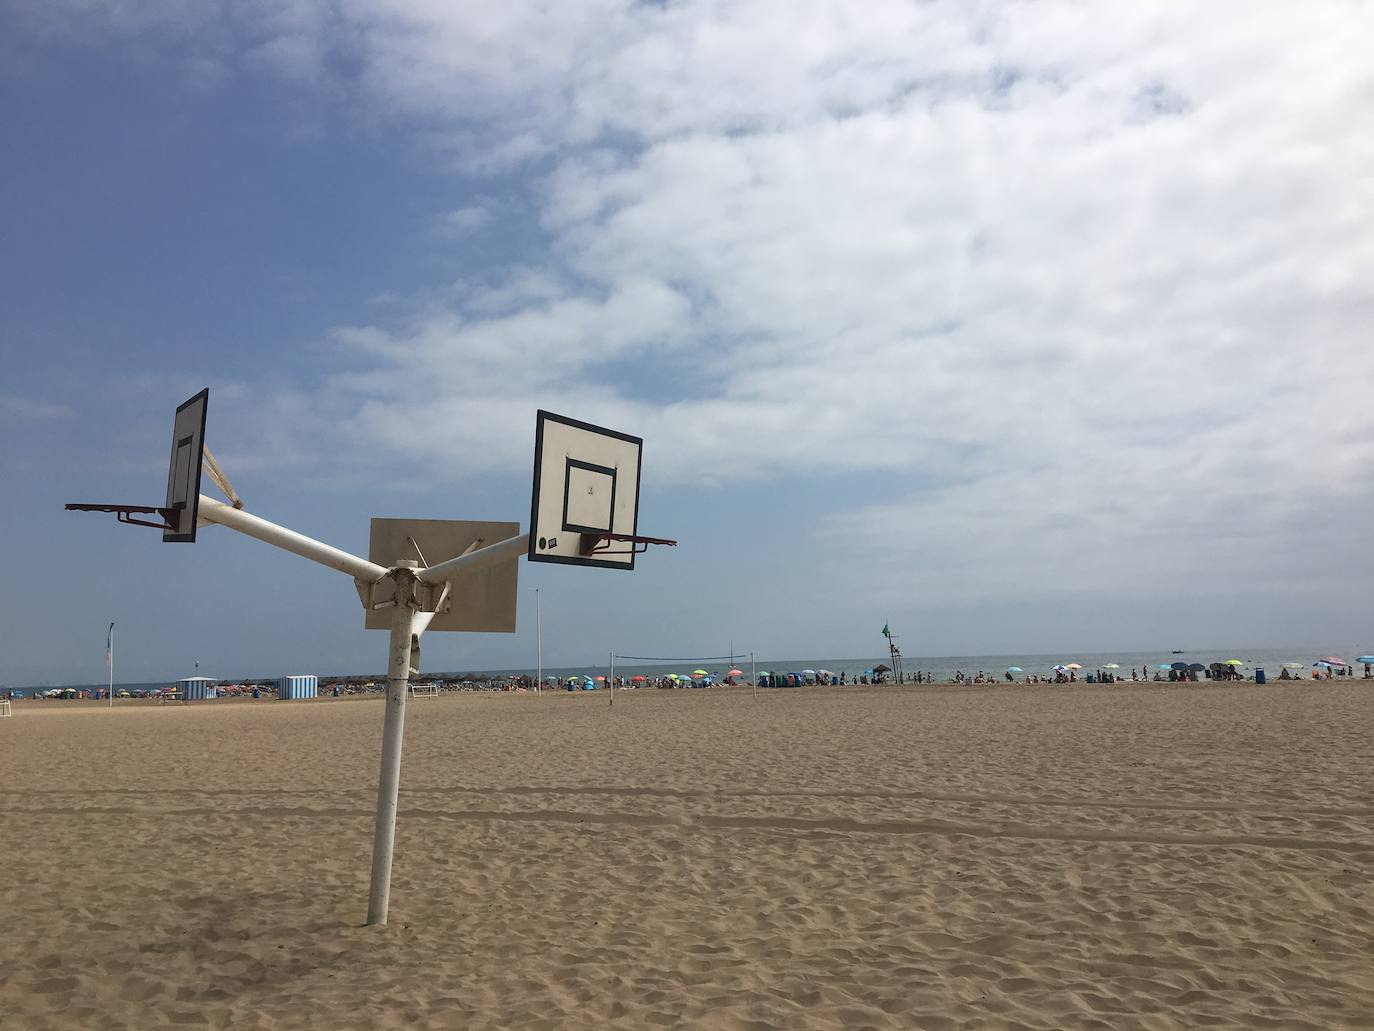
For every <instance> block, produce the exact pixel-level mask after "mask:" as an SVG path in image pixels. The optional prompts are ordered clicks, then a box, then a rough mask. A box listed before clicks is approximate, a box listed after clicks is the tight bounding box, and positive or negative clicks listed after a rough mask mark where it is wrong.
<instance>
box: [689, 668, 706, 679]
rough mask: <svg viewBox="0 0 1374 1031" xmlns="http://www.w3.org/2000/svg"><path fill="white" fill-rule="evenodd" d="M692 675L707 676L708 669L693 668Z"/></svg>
mask: <svg viewBox="0 0 1374 1031" xmlns="http://www.w3.org/2000/svg"><path fill="white" fill-rule="evenodd" d="M692 676H694V677H704V676H706V671H705V670H704V669H694V670H692Z"/></svg>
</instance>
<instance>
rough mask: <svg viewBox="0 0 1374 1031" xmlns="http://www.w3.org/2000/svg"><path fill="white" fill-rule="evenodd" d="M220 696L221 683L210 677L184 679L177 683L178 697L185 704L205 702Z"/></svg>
mask: <svg viewBox="0 0 1374 1031" xmlns="http://www.w3.org/2000/svg"><path fill="white" fill-rule="evenodd" d="M218 696H219V681H217V680H212V679H211V678H209V677H182V678H181V679H180V680H178V681H177V697H179V698H180V699H181V700H182V701H184V702H203V701H207V700H208V699H211V698H216V697H218Z"/></svg>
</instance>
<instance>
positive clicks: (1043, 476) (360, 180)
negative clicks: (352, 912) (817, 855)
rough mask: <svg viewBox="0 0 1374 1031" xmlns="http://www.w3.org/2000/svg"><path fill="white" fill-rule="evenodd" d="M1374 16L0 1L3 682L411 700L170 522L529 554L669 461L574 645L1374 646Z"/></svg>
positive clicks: (563, 654)
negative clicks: (575, 496)
mask: <svg viewBox="0 0 1374 1031" xmlns="http://www.w3.org/2000/svg"><path fill="white" fill-rule="evenodd" d="M1371 50H1374V18H1371V15H1370V14H1369V12H1368V10H1367V9H1366V8H1364V7H1362V6H1361V5H1358V4H1353V3H1352V4H1344V3H1330V4H1322V5H1317V6H1311V5H1307V6H1299V5H1292V4H1285V3H1272V4H1264V3H1261V4H1254V5H1247V7H1246V17H1245V20H1244V22H1243V23H1237V22H1236V20H1235V19H1234V17H1232V16H1231V13H1229V12H1228V9H1226V8H1224V6H1222V5H1217V6H1216V7H1214V8H1213V7H1208V8H1206V9H1203V10H1201V11H1185V10H1182V9H1180V8H1178V7H1177V6H1176V5H1150V4H1141V5H1133V6H1132V7H1131V8H1130V10H1129V11H1123V10H1122V9H1120V8H1119V7H1117V6H1115V5H1103V6H1102V7H1100V8H1093V7H1090V6H1084V5H1078V4H1060V3H1040V4H981V5H968V4H962V3H938V2H937V3H931V4H920V5H909V4H896V3H893V4H889V3H881V2H880V3H873V4H866V5H862V6H860V7H855V6H854V5H852V4H842V3H836V4H828V3H802V4H788V5H772V4H757V5H729V6H720V5H714V4H707V3H670V4H662V5H657V4H654V5H647V4H624V3H610V2H604V3H601V2H598V3H592V2H589V3H585V4H578V5H567V6H557V7H553V8H550V7H548V5H541V4H536V3H521V2H512V3H506V4H503V5H500V7H499V8H496V7H492V6H491V5H479V4H448V3H442V4H441V3H424V2H419V0H416V2H411V3H389V4H385V5H374V4H369V3H365V2H361V0H357V2H353V0H337V2H323V0H321V2H315V0H299V2H294V3H290V2H289V3H276V4H266V3H262V4H257V3H251V2H250V3H234V4H228V3H226V4H223V5H221V4H216V3H213V2H203V3H195V4H189V3H178V2H173V0H148V2H146V3H141V4H137V5H128V4H122V3H116V2H113V0H111V2H103V0H81V2H77V0H48V2H44V3H36V2H35V3H22V2H14V0H10V2H5V3H0V125H3V127H4V137H5V140H6V148H5V149H6V159H5V161H4V163H3V166H0V187H3V188H2V189H0V281H3V283H4V288H5V289H4V304H3V306H0V357H3V370H4V373H3V379H0V442H2V443H0V476H3V481H4V484H5V502H6V503H5V504H4V506H3V510H2V511H0V521H2V525H3V530H4V537H5V540H6V541H7V542H8V543H9V545H10V546H9V548H7V555H6V561H7V565H8V566H9V572H10V576H9V578H8V579H9V584H10V589H9V590H7V591H6V592H4V598H3V600H0V628H3V632H2V633H0V683H28V682H48V681H59V682H60V681H90V680H97V679H99V678H100V677H101V676H102V675H103V672H104V671H103V650H102V645H103V636H104V629H105V626H106V625H107V624H108V622H109V621H110V620H116V621H117V622H118V623H119V625H120V642H121V649H120V676H121V677H122V678H124V679H128V680H142V679H161V678H167V677H172V676H176V675H182V674H184V673H185V672H186V671H187V670H188V668H190V667H191V666H193V664H194V663H195V662H197V661H199V662H200V665H201V669H202V670H209V671H210V672H212V673H215V674H220V675H224V676H234V675H252V674H262V675H266V674H272V673H277V672H283V671H294V670H315V671H319V672H334V671H359V672H361V671H376V670H379V669H380V668H381V666H382V659H383V652H384V647H385V646H384V643H383V642H384V635H382V634H381V633H378V632H374V633H371V634H365V633H363V632H361V629H360V628H361V624H362V613H361V611H360V609H359V607H358V604H357V601H356V598H355V596H354V595H353V593H352V590H351V585H349V584H348V582H347V580H346V579H344V578H342V577H340V576H339V575H338V574H333V573H330V572H328V571H326V570H323V569H317V568H315V567H313V566H311V565H310V564H309V563H306V562H304V561H302V560H297V559H294V558H291V557H288V556H284V555H279V554H277V553H275V552H273V551H272V550H271V549H269V548H267V547H265V546H263V545H261V544H258V543H256V542H253V541H249V540H246V539H243V538H237V537H235V536H234V535H232V534H230V533H228V532H226V531H223V530H221V529H217V528H211V529H209V530H206V531H204V532H203V534H202V537H201V540H200V541H199V542H198V543H197V544H196V545H194V546H192V547H187V546H179V545H165V546H164V545H162V544H161V543H160V542H159V541H158V539H157V535H156V534H155V533H154V532H153V531H139V530H135V529H129V528H124V527H118V526H116V525H115V524H114V523H113V521H112V519H111V518H109V517H100V516H80V515H75V514H68V513H64V512H62V511H61V505H62V503H63V502H66V501H72V500H109V501H127V502H131V503H137V502H144V503H152V502H156V501H157V500H159V499H160V497H161V494H162V490H163V485H164V483H165V473H164V471H163V469H164V466H165V461H166V452H167V437H168V433H169V424H170V420H171V414H172V411H173V409H174V408H175V406H176V405H177V404H178V403H179V402H180V401H182V400H184V399H185V398H186V397H189V396H190V395H191V394H192V393H194V392H195V391H196V390H198V389H200V387H202V386H207V385H208V386H209V387H210V388H211V410H210V420H209V432H208V439H209V442H210V444H211V446H212V447H213V448H214V449H215V452H216V454H217V455H218V456H219V457H220V459H221V461H222V462H223V463H224V464H225V466H226V467H227V469H228V471H229V473H230V475H231V477H232V478H233V480H234V482H235V484H236V486H237V487H238V489H239V491H240V493H241V494H242V495H243V496H244V497H245V499H246V500H247V502H248V506H249V508H250V510H252V511H255V512H257V513H258V514H261V515H263V516H265V517H267V518H271V519H274V520H276V521H279V522H282V523H285V524H286V525H289V526H292V527H294V528H296V529H299V530H301V531H303V532H307V533H311V534H313V535H315V536H318V537H320V538H322V539H324V540H327V541H329V542H331V543H334V544H337V545H339V546H340V547H345V548H349V549H351V550H355V551H359V552H364V551H365V550H366V541H367V526H368V518H369V517H371V516H374V515H378V516H414V517H425V518H478V519H511V520H516V519H518V520H522V521H523V520H524V519H526V518H527V513H528V494H529V483H530V466H531V452H532V445H533V431H534V413H535V411H536V410H537V409H538V408H546V409H549V410H552V411H556V412H560V413H562V414H566V415H569V416H573V417H575V418H580V419H584V420H587V421H591V422H595V423H601V424H604V425H609V426H613V427H616V428H618V429H622V430H625V431H628V432H632V433H636V434H638V435H641V436H643V437H644V438H645V459H644V463H645V482H644V487H643V493H642V513H641V520H640V525H641V527H642V528H643V529H644V530H645V531H646V532H650V533H658V534H661V535H664V536H670V537H676V538H679V539H680V540H681V541H682V546H681V547H680V548H678V549H676V550H674V551H668V550H660V551H658V552H655V553H653V554H651V555H649V556H648V557H647V558H646V559H645V560H643V561H642V562H641V564H640V568H639V569H638V570H637V571H636V573H635V574H634V575H632V576H625V575H620V574H616V573H602V572H599V571H590V570H578V569H565V568H560V567H544V566H530V565H525V564H522V567H521V571H520V576H521V588H522V590H521V599H522V601H521V610H520V629H519V632H518V633H517V634H514V635H457V634H433V635H429V636H428V637H427V638H426V640H425V644H424V656H425V665H426V666H428V667H430V668H438V669H448V668H462V667H510V666H518V665H523V664H527V663H528V662H530V661H531V656H532V655H533V650H534V642H533V593H532V590H531V589H532V588H533V587H536V586H538V587H539V588H540V596H541V599H542V603H543V612H544V630H545V632H544V654H545V656H546V660H547V661H548V662H549V663H550V664H580V663H586V662H597V661H601V660H602V659H603V658H604V656H605V655H606V653H607V652H609V651H611V650H616V651H620V652H628V653H633V654H667V655H687V654H691V653H693V652H698V653H703V654H720V653H722V652H723V651H724V649H725V648H726V647H728V646H729V643H730V642H731V641H733V642H734V643H735V645H736V646H737V647H741V648H744V649H746V650H748V649H752V650H754V651H756V652H758V653H759V654H760V655H761V656H768V655H773V656H806V655H826V656H830V655H854V656H864V655H869V654H872V655H877V654H880V653H881V646H882V643H883V642H882V639H881V637H879V635H878V630H879V629H880V628H881V626H882V625H883V623H884V622H888V621H890V622H891V624H892V626H893V629H894V631H897V632H899V633H900V635H901V637H902V641H903V645H904V648H905V650H907V651H908V652H909V653H911V654H927V655H940V654H960V653H965V654H967V653H975V654H976V653H1005V652H1017V651H1035V652H1045V651H1054V650H1057V649H1082V650H1098V649H1104V648H1105V649H1110V648H1150V647H1165V648H1167V647H1188V646H1208V645H1215V646H1223V645H1229V644H1234V645H1238V646H1239V645H1248V646H1252V647H1263V646H1266V645H1275V646H1279V645H1288V644H1303V643H1307V642H1317V641H1348V642H1352V643H1356V642H1358V643H1361V644H1362V643H1363V642H1366V641H1371V640H1374V638H1371V635H1372V634H1374V626H1372V625H1371V620H1370V615H1369V613H1370V606H1369V602H1368V598H1369V589H1370V583H1371V580H1374V558H1371V556H1370V554H1369V548H1368V540H1369V530H1368V528H1369V525H1370V514H1369V513H1370V511H1371V502H1374V496H1372V495H1374V486H1371V485H1372V484H1374V409H1371V406H1370V403H1369V384H1370V382H1371V378H1372V377H1371V374H1374V347H1371V339H1370V330H1369V327H1370V326H1371V325H1374V287H1371V285H1370V283H1371V281H1370V278H1369V276H1368V269H1369V268H1370V266H1371V262H1374V250H1372V249H1371V248H1372V247H1374V245H1371V242H1370V241H1371V240H1374V232H1371V228H1374V227H1371V225H1370V212H1371V211H1374V179H1371V177H1370V176H1369V174H1368V169H1369V168H1370V167H1371V165H1372V164H1374V140H1371V137H1370V134H1369V133H1367V132H1365V131H1363V129H1364V126H1365V124H1366V122H1367V114H1366V112H1367V111H1368V106H1369V101H1370V98H1371V97H1372V96H1374V71H1371V68H1370V65H1369V62H1368V61H1367V60H1366V59H1365V57H1364V55H1365V54H1367V53H1368V52H1370V51H1371Z"/></svg>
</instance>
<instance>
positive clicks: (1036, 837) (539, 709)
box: [0, 681, 1374, 1031]
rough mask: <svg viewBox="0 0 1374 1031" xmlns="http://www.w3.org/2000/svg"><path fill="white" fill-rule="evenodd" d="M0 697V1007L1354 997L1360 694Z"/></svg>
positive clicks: (674, 1008)
mask: <svg viewBox="0 0 1374 1031" xmlns="http://www.w3.org/2000/svg"><path fill="white" fill-rule="evenodd" d="M606 702H607V699H606V696H605V694H604V693H603V692H596V693H581V694H566V693H558V694H546V695H545V696H544V697H543V698H536V697H534V696H524V695H446V696H444V697H442V698H439V699H414V700H412V701H411V702H410V703H409V712H408V724H407V735H406V750H405V756H404V765H403V770H402V792H401V803H400V808H401V812H400V819H399V827H398V833H397V850H396V868H395V875H394V879H393V890H392V900H391V922H390V924H389V925H388V926H386V927H384V928H367V927H363V926H362V920H363V917H364V914H365V912H366V905H367V882H368V870H369V861H370V849H371V831H372V812H373V806H374V803H375V795H376V768H377V751H378V746H379V742H380V736H381V722H382V704H381V701H380V699H377V698H371V699H365V700H344V701H320V702H317V703H299V702H298V703H278V702H259V703H252V702H224V703H209V704H200V705H191V706H164V707H159V706H156V705H152V704H149V703H146V702H137V701H130V702H122V703H119V704H117V705H116V707H115V708H114V710H113V711H108V710H106V709H105V708H104V707H102V706H99V705H94V704H92V705H81V704H79V703H58V702H46V703H38V702H30V703H17V704H16V706H15V712H16V716H15V718H14V719H11V720H0V864H3V870H4V877H3V884H2V885H0V914H3V933H2V934H0V1027H4V1028H32V1029H41V1028H64V1029H66V1028H82V1029H88V1028H97V1029H98V1028H139V1029H142V1028H151V1027H161V1026H169V1025H183V1026H192V1027H200V1026H206V1027H217V1028H274V1029H289V1028H359V1029H362V1028H453V1027H467V1028H583V1027H585V1028H605V1027H613V1028H627V1029H628V1028H644V1027H651V1026H692V1027H708V1028H749V1029H765V1028H836V1029H839V1028H845V1029H854V1028H865V1027H873V1028H915V1027H920V1028H930V1029H941V1028H970V1029H972V1028H979V1029H981V1028H1008V1029H1010V1028H1102V1029H1113V1031H1119V1029H1125V1028H1149V1029H1162V1028H1193V1027H1201V1026H1208V1027H1232V1028H1260V1027H1273V1028H1284V1029H1295V1028H1314V1029H1328V1028H1338V1027H1342V1028H1343V1027H1374V962H1371V961H1370V955H1371V953H1370V942H1371V940H1372V939H1374V887H1371V885H1372V884H1374V685H1371V684H1370V683H1368V682H1365V683H1361V682H1360V681H1354V682H1352V683H1349V684H1337V685H1329V684H1313V683H1310V682H1300V683H1297V684H1294V685H1286V684H1284V685H1269V686H1265V687H1256V686H1254V685H1238V686H1235V687H1221V686H1216V685H1210V684H1203V685H1189V686H1173V685H1160V686H1134V687H1133V686H1121V685H1118V686H1114V687H1104V688H1090V687H1086V686H1077V687H1072V688H1064V687H1050V686H1032V687H1025V686H1021V687H1012V686H1006V687H1000V686H999V687H991V688H976V689H953V688H944V689H941V688H848V689H835V688H826V689H803V690H780V691H760V692H759V698H758V700H757V701H755V700H754V699H753V698H752V697H751V695H750V692H749V691H748V690H747V689H744V690H739V689H735V690H720V691H673V692H660V691H641V692H626V693H620V694H618V695H617V699H616V704H615V707H614V708H613V709H608V708H607V704H606Z"/></svg>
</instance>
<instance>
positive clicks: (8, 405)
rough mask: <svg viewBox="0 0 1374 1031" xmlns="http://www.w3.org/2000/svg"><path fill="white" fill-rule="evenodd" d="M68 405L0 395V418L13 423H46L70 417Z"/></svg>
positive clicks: (17, 395)
mask: <svg viewBox="0 0 1374 1031" xmlns="http://www.w3.org/2000/svg"><path fill="white" fill-rule="evenodd" d="M72 414H73V413H72V409H71V406H70V405H65V404H63V403H62V402H60V401H48V400H45V399H43V398H41V397H26V396H24V395H22V394H5V393H0V418H4V419H7V420H13V421H16V422H17V421H31V420H36V421H48V420H50V419H65V418H67V417H68V416H70V415H72Z"/></svg>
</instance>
